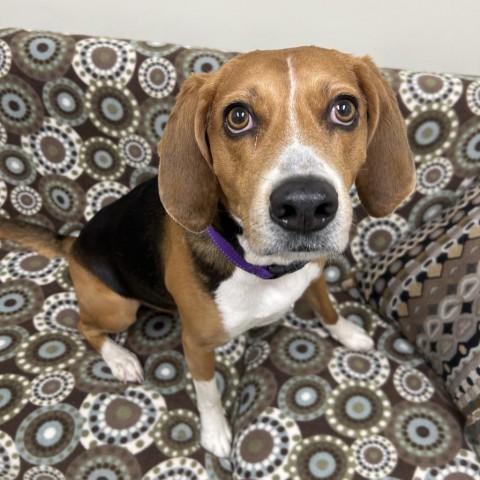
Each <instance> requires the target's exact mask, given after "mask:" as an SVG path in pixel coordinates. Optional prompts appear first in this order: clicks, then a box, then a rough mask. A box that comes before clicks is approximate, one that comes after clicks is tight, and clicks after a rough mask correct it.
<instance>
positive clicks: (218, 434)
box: [200, 408, 232, 458]
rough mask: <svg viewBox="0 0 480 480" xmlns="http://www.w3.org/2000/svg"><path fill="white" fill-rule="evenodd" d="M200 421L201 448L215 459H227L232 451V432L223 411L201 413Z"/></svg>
mask: <svg viewBox="0 0 480 480" xmlns="http://www.w3.org/2000/svg"><path fill="white" fill-rule="evenodd" d="M200 421H201V424H202V427H201V438H200V443H201V445H202V447H203V448H205V449H206V450H208V451H209V452H211V453H213V454H214V455H216V456H217V457H220V458H225V457H229V456H230V451H231V449H232V431H231V429H230V425H229V424H228V421H227V419H226V418H225V415H224V413H223V411H222V410H221V409H218V408H213V409H211V410H210V411H206V412H201V413H200Z"/></svg>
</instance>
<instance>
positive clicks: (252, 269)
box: [207, 225, 306, 280]
mask: <svg viewBox="0 0 480 480" xmlns="http://www.w3.org/2000/svg"><path fill="white" fill-rule="evenodd" d="M207 232H208V235H210V238H211V240H212V242H213V243H214V244H215V245H216V247H217V248H218V249H219V250H220V252H221V253H222V254H223V255H224V256H225V257H226V258H227V259H228V260H230V261H231V262H232V263H233V264H234V265H236V266H237V267H238V268H241V269H242V270H245V271H246V272H248V273H251V274H252V275H255V276H256V277H259V278H262V279H263V280H273V279H275V278H279V277H283V275H286V274H288V273H293V272H296V271H298V270H300V269H301V268H303V267H304V266H305V265H306V262H295V263H292V264H291V265H268V266H266V267H262V266H259V265H253V264H251V263H249V262H247V261H246V260H245V259H244V258H243V257H242V255H240V254H239V253H238V252H237V251H236V250H235V249H234V248H233V246H232V245H231V244H230V242H228V240H226V239H225V238H224V237H223V236H222V235H220V233H219V232H218V231H217V230H216V229H215V228H214V227H213V226H212V225H210V226H209V227H208V229H207Z"/></svg>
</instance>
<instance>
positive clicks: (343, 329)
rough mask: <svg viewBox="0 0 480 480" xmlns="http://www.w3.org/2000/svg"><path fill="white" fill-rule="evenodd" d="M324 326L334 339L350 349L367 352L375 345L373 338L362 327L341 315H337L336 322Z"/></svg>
mask: <svg viewBox="0 0 480 480" xmlns="http://www.w3.org/2000/svg"><path fill="white" fill-rule="evenodd" d="M324 327H325V328H326V329H327V330H328V332H329V333H330V335H331V336H332V337H333V338H334V339H335V340H337V341H338V342H340V343H341V344H342V345H344V346H345V347H347V348H349V349H350V350H354V351H356V352H368V351H369V350H372V349H373V347H374V346H375V344H374V342H373V338H372V337H370V336H369V335H368V334H367V332H366V331H365V330H364V329H363V328H362V327H359V326H358V325H356V324H355V323H353V322H350V321H348V320H346V319H345V318H343V317H338V321H337V323H335V324H333V325H327V324H325V325H324Z"/></svg>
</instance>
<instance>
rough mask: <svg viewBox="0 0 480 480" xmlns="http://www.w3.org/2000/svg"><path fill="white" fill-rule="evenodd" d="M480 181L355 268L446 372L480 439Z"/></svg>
mask: <svg viewBox="0 0 480 480" xmlns="http://www.w3.org/2000/svg"><path fill="white" fill-rule="evenodd" d="M479 206H480V185H478V184H476V185H474V186H472V187H470V188H468V189H466V191H465V192H464V193H463V194H462V195H460V197H459V198H458V199H457V200H456V201H455V202H454V203H453V205H452V206H451V207H449V208H447V209H445V210H444V211H443V212H442V213H441V214H440V215H438V216H436V217H434V218H433V219H432V220H430V221H428V222H426V223H425V224H424V225H423V226H422V227H420V228H419V229H418V230H417V231H416V232H414V233H412V234H411V235H407V236H406V237H404V238H403V239H402V240H401V241H400V242H398V243H397V244H396V245H395V246H394V247H392V249H391V250H390V251H389V252H388V253H385V254H384V255H382V256H381V257H380V258H377V259H376V261H375V262H368V263H366V264H363V265H362V266H361V268H359V267H356V268H355V271H356V273H355V277H356V279H357V287H358V288H359V290H360V291H361V293H362V295H363V296H364V298H365V299H366V300H367V301H369V302H370V304H371V305H373V306H374V307H375V306H378V310H379V312H380V314H381V315H383V316H385V317H386V318H390V319H392V320H394V321H395V322H398V323H399V325H400V328H401V330H402V332H403V333H404V334H405V335H406V337H407V338H408V339H409V340H410V341H411V342H412V343H414V344H416V346H417V350H419V351H420V352H421V353H422V355H423V356H424V357H425V358H426V359H427V360H428V362H429V363H430V364H431V365H432V367H433V369H434V370H435V372H436V373H437V374H438V375H439V376H441V377H442V379H443V381H444V382H445V384H446V387H447V390H448V392H449V393H450V394H451V396H452V397H453V399H454V401H455V403H456V404H457V405H458V407H459V408H460V409H461V410H462V411H463V413H464V415H465V416H466V417H467V423H468V424H469V426H470V428H471V429H472V431H477V433H476V434H475V436H476V437H477V442H478V439H479V438H480V437H479V433H480V432H479V430H480V429H479V425H480V423H479V425H475V424H476V423H477V422H479V417H480V408H479V402H480V388H479V385H478V378H479V371H480V356H479V350H480V315H479V314H480V207H479Z"/></svg>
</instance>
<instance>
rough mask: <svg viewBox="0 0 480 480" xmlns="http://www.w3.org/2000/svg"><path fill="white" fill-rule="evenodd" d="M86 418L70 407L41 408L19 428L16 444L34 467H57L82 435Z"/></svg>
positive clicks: (62, 405) (60, 405) (64, 405)
mask: <svg viewBox="0 0 480 480" xmlns="http://www.w3.org/2000/svg"><path fill="white" fill-rule="evenodd" d="M82 425H83V418H82V416H81V415H80V413H79V411H78V410H77V409H75V408H74V407H72V406H71V405H67V404H59V405H56V406H55V407H41V408H39V409H37V410H35V411H34V412H32V413H31V414H30V415H28V416H27V417H26V418H25V419H24V420H23V421H22V423H21V424H20V426H19V427H18V431H17V435H16V437H15V443H16V444H17V445H18V448H19V450H20V453H21V455H22V457H23V458H25V460H27V461H28V462H30V463H33V464H41V463H45V460H46V459H48V462H49V463H51V464H56V463H59V462H61V461H62V460H64V459H65V458H67V457H68V456H69V455H70V454H71V453H72V452H73V450H74V449H75V447H76V446H77V444H78V442H79V440H80V436H81V434H82Z"/></svg>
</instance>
